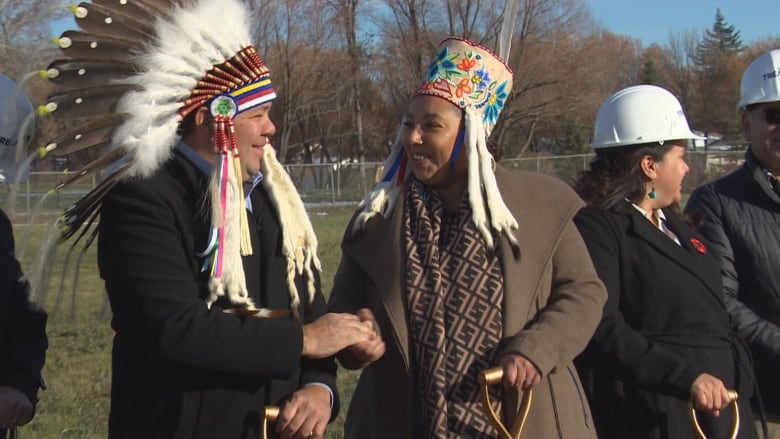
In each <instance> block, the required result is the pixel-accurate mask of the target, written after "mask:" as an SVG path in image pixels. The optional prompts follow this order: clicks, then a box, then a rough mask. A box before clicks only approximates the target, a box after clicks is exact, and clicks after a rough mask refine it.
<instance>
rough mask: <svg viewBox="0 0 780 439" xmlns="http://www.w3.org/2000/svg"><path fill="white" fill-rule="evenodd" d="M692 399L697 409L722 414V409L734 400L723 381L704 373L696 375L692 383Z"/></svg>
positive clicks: (714, 414)
mask: <svg viewBox="0 0 780 439" xmlns="http://www.w3.org/2000/svg"><path fill="white" fill-rule="evenodd" d="M691 400H692V401H693V406H694V407H696V409H697V410H701V411H704V412H707V413H709V414H711V415H712V416H715V417H718V416H720V411H721V410H722V409H723V408H725V407H726V406H727V405H729V404H730V403H731V401H732V399H731V396H730V395H729V391H728V389H726V386H725V385H724V384H723V381H721V380H719V379H718V378H715V377H714V376H712V375H710V374H708V373H703V374H701V375H699V376H697V377H696V379H695V380H694V381H693V384H692V385H691Z"/></svg>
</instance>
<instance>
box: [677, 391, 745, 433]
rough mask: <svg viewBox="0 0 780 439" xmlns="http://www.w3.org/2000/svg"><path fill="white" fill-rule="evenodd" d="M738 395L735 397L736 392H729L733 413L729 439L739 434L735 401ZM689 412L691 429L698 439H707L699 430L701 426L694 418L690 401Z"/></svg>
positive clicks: (737, 411) (693, 410)
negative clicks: (694, 431)
mask: <svg viewBox="0 0 780 439" xmlns="http://www.w3.org/2000/svg"><path fill="white" fill-rule="evenodd" d="M738 397H739V395H737V391H736V390H729V398H731V405H732V409H733V411H734V417H733V418H732V419H733V421H732V422H731V435H730V436H729V439H736V438H737V433H739V406H738V405H737V399H738ZM688 405H689V406H690V410H691V422H692V423H693V428H694V429H695V430H696V435H697V437H698V438H699V439H707V436H706V435H705V434H704V431H702V429H701V425H699V420H698V419H697V418H696V409H695V408H693V402H692V401H691V402H690V403H688Z"/></svg>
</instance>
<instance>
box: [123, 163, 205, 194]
mask: <svg viewBox="0 0 780 439" xmlns="http://www.w3.org/2000/svg"><path fill="white" fill-rule="evenodd" d="M202 178H205V177H201V178H200V179H202ZM198 182H199V177H198V176H197V171H196V170H195V168H194V167H193V166H191V165H188V163H187V162H186V160H185V159H184V158H182V157H178V156H176V155H174V156H173V157H171V158H170V159H169V160H168V161H166V162H165V163H164V164H163V165H161V166H160V168H159V169H157V170H156V171H155V172H154V173H152V174H151V175H148V176H131V177H126V178H122V179H121V180H120V181H119V182H118V183H117V184H116V186H114V188H112V190H111V192H110V193H109V198H110V197H117V196H120V197H121V196H133V197H143V198H166V197H180V196H181V195H182V194H185V193H187V192H192V191H193V189H194V186H197V185H198Z"/></svg>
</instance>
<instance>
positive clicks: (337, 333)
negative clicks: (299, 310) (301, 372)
mask: <svg viewBox="0 0 780 439" xmlns="http://www.w3.org/2000/svg"><path fill="white" fill-rule="evenodd" d="M374 337H376V332H375V331H374V330H373V328H372V327H371V325H367V324H365V323H364V322H362V321H361V320H360V318H359V317H358V316H356V315H352V314H336V313H328V314H325V315H323V316H322V317H320V318H319V319H317V320H316V321H314V322H313V323H309V324H308V325H305V326H304V327H303V356H304V357H309V358H325V357H329V356H331V355H334V354H336V353H337V352H339V351H340V350H342V349H344V348H346V347H347V346H352V345H354V344H357V343H362V342H366V341H369V340H371V339H372V338H374Z"/></svg>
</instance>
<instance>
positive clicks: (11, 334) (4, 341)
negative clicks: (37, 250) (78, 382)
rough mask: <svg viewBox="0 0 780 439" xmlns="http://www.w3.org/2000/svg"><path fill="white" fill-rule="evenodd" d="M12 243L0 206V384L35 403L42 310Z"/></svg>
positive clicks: (42, 345)
mask: <svg viewBox="0 0 780 439" xmlns="http://www.w3.org/2000/svg"><path fill="white" fill-rule="evenodd" d="M14 247H15V246H14V235H13V230H12V228H11V222H10V221H9V220H8V217H7V216H6V215H5V213H4V212H3V211H2V210H0V386H8V387H13V388H14V389H17V390H19V391H20V392H22V393H24V394H25V395H27V398H28V399H29V400H30V402H32V403H33V404H35V403H37V402H38V388H39V387H43V380H42V379H41V369H42V368H43V362H44V359H45V355H46V348H47V347H48V340H47V337H46V313H45V312H44V311H43V310H42V309H41V308H40V307H38V306H36V305H35V304H33V303H31V302H30V297H29V286H28V283H27V280H25V278H24V274H23V273H22V269H21V267H20V265H19V261H17V260H16V257H15V255H14ZM0 437H5V430H3V429H2V428H0Z"/></svg>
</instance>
